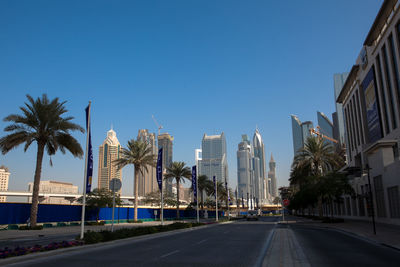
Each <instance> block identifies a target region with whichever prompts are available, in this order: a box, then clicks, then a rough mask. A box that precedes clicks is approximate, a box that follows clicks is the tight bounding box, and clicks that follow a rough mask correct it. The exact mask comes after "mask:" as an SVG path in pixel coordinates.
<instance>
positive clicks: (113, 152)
mask: <svg viewBox="0 0 400 267" xmlns="http://www.w3.org/2000/svg"><path fill="white" fill-rule="evenodd" d="M120 151H121V145H120V144H119V141H118V139H117V134H116V133H115V132H114V130H113V129H111V130H109V131H108V132H107V137H106V139H105V140H104V142H103V144H102V145H101V146H100V147H99V168H98V173H97V174H98V178H97V179H98V180H97V187H98V188H99V189H100V188H107V189H109V183H110V180H111V179H113V178H118V179H120V180H122V170H118V169H117V167H116V166H115V164H114V163H113V162H114V160H116V159H118V158H119V157H120ZM119 193H121V190H120V191H119Z"/></svg>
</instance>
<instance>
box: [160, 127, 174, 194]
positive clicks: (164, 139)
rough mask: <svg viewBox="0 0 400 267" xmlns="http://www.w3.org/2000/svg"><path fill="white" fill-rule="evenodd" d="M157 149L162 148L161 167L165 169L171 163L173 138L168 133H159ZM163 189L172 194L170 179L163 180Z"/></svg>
mask: <svg viewBox="0 0 400 267" xmlns="http://www.w3.org/2000/svg"><path fill="white" fill-rule="evenodd" d="M157 139H158V149H160V148H162V149H163V157H162V169H163V170H165V169H166V168H167V167H169V166H170V165H171V164H172V141H173V140H174V138H173V137H172V136H171V135H170V134H169V133H161V134H160V135H159V136H158V137H157ZM164 184H165V189H166V191H167V192H168V193H170V194H172V179H168V180H165V182H164Z"/></svg>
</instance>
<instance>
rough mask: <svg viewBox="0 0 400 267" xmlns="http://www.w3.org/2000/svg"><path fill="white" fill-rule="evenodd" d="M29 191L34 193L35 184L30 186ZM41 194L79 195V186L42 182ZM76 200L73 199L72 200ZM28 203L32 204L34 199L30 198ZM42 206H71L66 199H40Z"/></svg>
mask: <svg viewBox="0 0 400 267" xmlns="http://www.w3.org/2000/svg"><path fill="white" fill-rule="evenodd" d="M28 191H29V192H33V182H31V183H29V184H28ZM39 193H52V194H78V186H76V185H73V184H71V183H64V182H57V181H40V185H39ZM72 199H74V198H71V200H72ZM28 202H29V203H30V202H32V197H28ZM39 203H40V204H71V201H70V200H68V199H66V198H65V197H39Z"/></svg>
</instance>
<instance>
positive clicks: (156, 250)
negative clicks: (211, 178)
mask: <svg viewBox="0 0 400 267" xmlns="http://www.w3.org/2000/svg"><path fill="white" fill-rule="evenodd" d="M278 220H279V218H277V217H263V218H260V220H259V221H250V222H247V221H238V222H234V223H229V224H220V225H213V226H208V227H203V228H198V229H187V230H185V231H181V232H179V233H162V234H160V235H158V234H156V235H153V237H151V236H149V237H142V238H139V239H129V240H122V241H121V240H120V241H114V242H108V243H104V244H99V245H93V246H88V247H81V248H79V249H76V248H75V249H74V250H70V251H68V250H66V251H64V252H63V251H62V250H60V252H56V251H54V252H55V253H54V255H50V254H49V255H46V256H45V257H43V256H42V257H32V258H30V259H28V258H27V260H24V261H20V262H15V263H11V264H10V265H9V266H40V267H46V266H57V267H63V266H68V267H70V266H96V267H100V266H274V267H275V266H341V267H342V266H351V267H356V266H399V262H400V252H399V251H397V250H395V249H392V248H388V247H385V246H382V245H379V244H377V243H373V242H370V241H368V240H363V239H361V238H359V237H357V236H353V235H351V234H349V233H345V232H343V231H338V230H332V229H323V228H318V227H313V226H309V225H301V224H296V223H295V222H293V221H292V222H290V221H289V223H286V222H285V223H280V224H278V223H277V222H278ZM43 255H45V254H43ZM28 256H29V255H28ZM30 256H33V255H30ZM21 259H22V258H21ZM6 261H7V260H6ZM6 261H4V262H3V264H4V263H6ZM9 263H10V262H9ZM3 264H2V261H1V260H0V265H3Z"/></svg>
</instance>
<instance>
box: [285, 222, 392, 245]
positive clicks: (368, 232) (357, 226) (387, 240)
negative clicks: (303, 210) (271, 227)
mask: <svg viewBox="0 0 400 267" xmlns="http://www.w3.org/2000/svg"><path fill="white" fill-rule="evenodd" d="M288 219H289V221H290V222H292V223H294V222H295V223H299V224H308V225H314V226H317V227H324V228H334V229H338V230H342V231H345V232H348V233H351V234H355V235H358V236H361V237H364V238H367V239H369V240H373V241H375V242H377V243H380V244H384V245H387V246H390V247H394V248H396V249H399V250H400V226H398V225H392V224H382V223H377V224H376V235H374V233H373V228H372V222H371V221H361V220H360V221H358V220H349V219H345V220H344V222H343V223H322V222H321V221H314V220H312V219H307V218H303V217H296V216H288Z"/></svg>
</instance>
